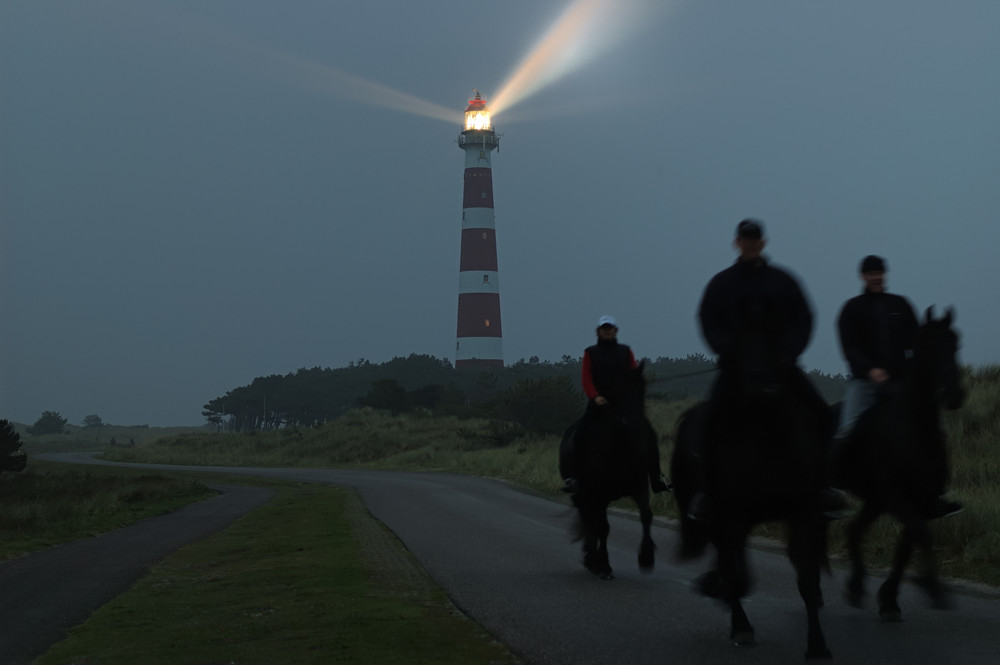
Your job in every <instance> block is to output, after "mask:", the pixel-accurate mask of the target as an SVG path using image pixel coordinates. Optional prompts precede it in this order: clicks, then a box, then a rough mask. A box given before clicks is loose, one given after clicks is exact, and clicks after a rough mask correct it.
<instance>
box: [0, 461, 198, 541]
mask: <svg viewBox="0 0 1000 665" xmlns="http://www.w3.org/2000/svg"><path fill="white" fill-rule="evenodd" d="M214 494H215V491H214V490H211V489H209V488H207V487H205V486H204V485H201V484H199V483H198V482H196V481H194V480H191V479H179V478H177V477H174V476H170V475H165V474H160V473H150V472H149V471H148V470H143V471H140V470H132V469H124V470H123V469H113V468H111V467H88V468H87V469H85V470H81V469H80V468H79V467H66V466H65V465H57V464H48V463H45V462H37V461H32V462H31V463H30V464H29V466H28V468H27V470H25V471H22V472H20V473H17V474H3V476H0V506H3V510H0V561H6V560H7V559H12V558H14V557H17V556H20V555H22V554H25V553H28V552H34V551H36V550H40V549H44V548H46V547H51V546H53V545H58V544H60V543H66V542H70V541H74V540H79V539H81V538H86V537H89V536H95V535H98V534H101V533H105V532H107V531H110V530H112V529H115V528H118V527H121V526H125V525H127V524H131V523H133V522H136V521H138V520H140V519H143V518H145V517H151V516H153V515H159V514H162V513H165V512H169V511H171V510H174V509H177V508H180V507H181V506H184V505H187V504H188V503H190V502H192V501H196V500H198V499H203V498H207V497H209V496H212V495H214Z"/></svg>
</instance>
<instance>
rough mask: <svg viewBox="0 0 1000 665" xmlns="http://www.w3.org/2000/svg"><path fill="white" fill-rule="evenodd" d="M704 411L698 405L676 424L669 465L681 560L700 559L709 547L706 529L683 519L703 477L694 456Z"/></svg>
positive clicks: (700, 432)
mask: <svg viewBox="0 0 1000 665" xmlns="http://www.w3.org/2000/svg"><path fill="white" fill-rule="evenodd" d="M705 409H706V406H705V403H704V402H702V403H701V404H698V405H696V406H693V407H691V408H690V409H688V410H687V411H685V412H684V413H683V414H681V417H680V419H679V420H678V422H677V437H676V438H675V441H676V444H675V446H674V454H673V457H672V458H671V461H670V477H671V480H672V481H673V484H674V497H675V499H676V500H677V509H678V512H679V513H680V523H681V539H680V544H679V549H678V553H677V555H678V558H680V559H682V560H686V559H696V558H698V557H700V556H701V555H702V554H704V553H705V549H706V548H707V547H708V544H709V533H708V529H707V527H706V525H705V524H704V523H702V522H697V521H695V520H692V519H691V518H689V517H688V516H687V512H688V504H689V503H690V501H691V497H692V496H693V495H694V493H695V492H696V491H697V490H698V489H699V488H698V487H697V481H696V478H698V477H699V474H702V473H703V471H701V470H699V469H698V468H697V465H698V464H701V463H702V461H701V459H700V458H699V457H698V454H697V452H698V448H699V446H700V441H701V436H702V430H703V428H704V418H705V413H706V411H705Z"/></svg>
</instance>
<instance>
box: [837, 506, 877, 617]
mask: <svg viewBox="0 0 1000 665" xmlns="http://www.w3.org/2000/svg"><path fill="white" fill-rule="evenodd" d="M879 512H880V511H879V510H878V509H877V508H875V507H874V505H873V503H872V502H871V501H865V502H864V504H863V505H862V506H861V510H860V511H859V512H858V515H857V517H855V518H854V519H853V520H852V521H851V523H850V524H849V525H848V527H847V553H848V558H849V559H850V562H851V574H850V576H849V577H848V578H847V588H846V589H844V599H845V600H846V601H847V604H848V605H850V606H851V607H862V606H864V600H865V595H866V594H865V560H864V555H863V554H862V552H861V546H862V543H863V542H864V537H865V533H867V531H868V529H869V527H871V525H872V524H873V523H874V522H875V520H876V519H877V518H878V516H879Z"/></svg>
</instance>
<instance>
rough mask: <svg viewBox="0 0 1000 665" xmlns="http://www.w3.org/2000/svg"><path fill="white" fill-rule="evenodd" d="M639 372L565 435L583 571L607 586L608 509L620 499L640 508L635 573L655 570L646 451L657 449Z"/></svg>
mask: <svg viewBox="0 0 1000 665" xmlns="http://www.w3.org/2000/svg"><path fill="white" fill-rule="evenodd" d="M643 368H644V365H643V364H640V365H639V366H638V367H637V368H634V369H630V370H628V371H627V372H626V374H625V377H624V380H623V381H622V382H621V385H620V386H616V391H615V394H614V395H613V396H612V399H611V403H610V404H608V405H607V406H603V407H595V406H590V407H588V411H587V414H586V415H585V416H584V417H583V419H581V420H580V421H579V422H578V423H576V424H575V425H574V426H573V427H571V428H570V429H569V430H567V432H566V434H565V435H564V436H566V437H569V436H575V442H574V444H573V446H574V449H575V451H576V452H575V457H576V477H577V483H578V488H577V490H576V492H574V494H573V505H574V506H575V507H576V510H577V518H576V525H575V527H576V529H575V530H576V536H577V540H582V541H583V565H584V566H585V567H586V568H587V570H589V571H591V572H592V573H594V574H595V575H598V576H599V577H600V578H601V579H605V580H610V579H613V578H614V575H612V571H611V564H610V562H609V560H608V532H609V531H610V529H611V527H610V525H609V524H608V513H607V511H608V505H609V504H610V503H611V502H612V501H615V500H617V499H620V498H622V497H626V496H630V497H632V499H633V500H634V501H635V504H636V506H638V508H639V519H640V520H641V521H642V542H641V544H640V546H639V568H640V569H642V570H643V571H646V572H648V571H651V570H652V569H653V565H654V559H655V557H654V553H655V550H656V546H655V545H654V544H653V539H652V537H651V536H650V533H649V527H650V524H651V523H652V521H653V511H652V509H651V508H650V506H649V478H648V474H647V468H648V464H647V461H646V460H647V450H649V446H650V445H656V432H655V431H654V430H653V427H652V425H651V424H650V423H649V420H648V419H647V418H646V411H645V402H646V380H645V378H644V377H643V374H642V372H643ZM649 437H652V440H650V438H649ZM564 445H565V441H564Z"/></svg>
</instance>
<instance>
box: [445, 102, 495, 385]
mask: <svg viewBox="0 0 1000 665" xmlns="http://www.w3.org/2000/svg"><path fill="white" fill-rule="evenodd" d="M499 146H500V136H499V135H498V134H497V133H496V132H494V131H493V128H492V126H491V124H490V110H489V108H487V106H486V102H484V101H483V98H482V97H481V96H480V94H479V92H478V91H476V98H475V99H471V100H469V107H468V108H467V109H465V129H464V130H463V131H462V133H461V134H460V135H459V137H458V147H459V148H461V149H462V150H464V151H465V189H464V193H463V197H462V258H461V262H460V267H459V273H458V342H457V344H456V345H455V368H456V369H488V368H493V367H503V340H502V336H501V333H502V329H501V327H500V281H499V273H498V271H497V234H496V224H495V222H494V218H493V169H492V167H491V166H490V154H491V153H492V152H493V151H494V150H495V149H497V148H498V147H499Z"/></svg>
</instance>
